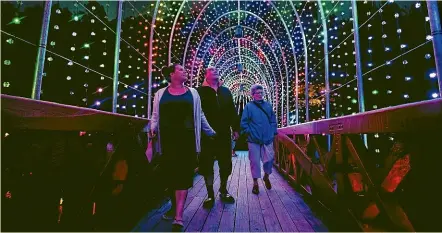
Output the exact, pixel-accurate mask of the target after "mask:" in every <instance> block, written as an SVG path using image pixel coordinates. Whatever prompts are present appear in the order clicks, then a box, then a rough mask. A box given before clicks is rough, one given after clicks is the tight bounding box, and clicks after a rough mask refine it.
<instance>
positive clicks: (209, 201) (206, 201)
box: [203, 197, 215, 209]
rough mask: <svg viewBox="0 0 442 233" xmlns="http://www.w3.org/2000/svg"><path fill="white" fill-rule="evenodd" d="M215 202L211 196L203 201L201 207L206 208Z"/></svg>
mask: <svg viewBox="0 0 442 233" xmlns="http://www.w3.org/2000/svg"><path fill="white" fill-rule="evenodd" d="M214 203H215V198H213V197H209V198H207V199H206V200H205V201H204V203H203V207H204V208H206V209H210V208H212V207H213V204H214Z"/></svg>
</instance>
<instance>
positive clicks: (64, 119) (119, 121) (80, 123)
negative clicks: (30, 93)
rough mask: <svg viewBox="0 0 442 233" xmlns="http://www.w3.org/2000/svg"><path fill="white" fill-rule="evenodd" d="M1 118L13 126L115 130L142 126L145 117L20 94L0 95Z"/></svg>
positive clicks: (67, 129)
mask: <svg viewBox="0 0 442 233" xmlns="http://www.w3.org/2000/svg"><path fill="white" fill-rule="evenodd" d="M1 108H2V117H6V118H7V120H8V122H10V123H11V124H13V127H14V128H20V129H35V130H57V131H60V130H61V131H75V130H83V131H107V132H109V131H114V130H116V129H121V127H129V126H131V127H140V128H142V127H144V126H145V125H147V123H148V122H149V121H148V119H145V118H139V117H133V116H128V115H123V114H117V113H110V112H105V111H100V110H96V109H90V108H82V107H76V106H71V105H65V104H59V103H54V102H48V101H42V100H34V99H28V98H23V97H16V96H9V95H4V94H2V95H1Z"/></svg>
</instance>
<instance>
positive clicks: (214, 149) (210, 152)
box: [198, 67, 239, 208]
mask: <svg viewBox="0 0 442 233" xmlns="http://www.w3.org/2000/svg"><path fill="white" fill-rule="evenodd" d="M221 85H222V83H221V81H220V79H219V74H218V71H217V70H216V68H214V67H210V68H207V70H206V74H205V80H204V83H203V85H202V86H201V87H199V88H198V93H199V94H200V96H201V104H202V108H203V111H204V113H205V115H206V117H207V121H208V122H209V123H210V125H211V126H212V127H213V129H214V130H215V131H216V133H217V136H216V138H215V140H207V139H206V138H202V141H201V142H202V144H201V148H202V149H201V156H200V160H199V161H200V164H199V173H200V174H201V175H203V176H204V181H205V183H206V189H207V194H208V198H207V199H206V200H205V201H204V207H206V208H208V207H212V206H213V204H214V201H215V194H214V190H213V179H214V172H213V165H214V162H215V159H217V160H218V165H219V173H220V178H221V186H220V188H219V192H220V197H221V200H222V201H224V202H228V203H233V202H235V199H234V198H233V197H232V196H231V195H230V194H229V192H228V191H227V180H228V179H229V176H230V174H231V173H232V138H231V134H232V130H233V139H234V140H236V139H237V138H238V136H239V133H238V131H239V117H238V115H237V113H236V109H235V105H234V103H233V97H232V93H231V92H230V90H229V89H228V88H227V87H223V86H221Z"/></svg>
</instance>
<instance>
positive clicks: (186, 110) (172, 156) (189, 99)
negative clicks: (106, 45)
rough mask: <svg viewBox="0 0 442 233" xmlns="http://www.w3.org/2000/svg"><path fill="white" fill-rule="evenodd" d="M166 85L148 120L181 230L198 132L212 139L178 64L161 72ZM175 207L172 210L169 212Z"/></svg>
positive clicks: (158, 95) (198, 102)
mask: <svg viewBox="0 0 442 233" xmlns="http://www.w3.org/2000/svg"><path fill="white" fill-rule="evenodd" d="M162 73H163V76H164V77H166V79H167V81H169V83H170V85H169V86H168V87H165V88H162V89H160V90H158V91H157V92H156V93H155V97H154V101H153V112H152V119H151V136H153V137H154V136H156V137H157V141H158V142H159V146H158V148H159V153H160V154H161V155H162V163H163V168H164V170H165V171H166V174H165V175H164V177H163V178H164V180H165V182H167V185H168V187H169V190H174V191H175V200H174V198H173V197H172V209H171V211H170V212H172V213H173V212H174V214H175V218H174V221H173V226H174V227H183V226H184V224H183V212H184V203H185V201H186V197H187V190H188V189H189V188H190V187H192V185H193V177H194V170H195V167H196V163H197V153H199V152H200V139H201V132H204V133H205V134H206V135H208V136H212V137H213V136H214V135H215V131H214V130H213V129H212V128H211V127H210V125H209V123H208V122H207V120H206V117H205V116H204V113H203V112H202V108H201V100H200V96H199V95H198V92H197V91H196V90H195V89H193V88H189V87H186V86H185V85H184V82H185V81H186V80H187V73H186V71H185V70H184V68H183V67H182V66H181V65H179V64H174V65H171V66H169V67H165V68H163V70H162ZM173 208H175V211H174V210H173Z"/></svg>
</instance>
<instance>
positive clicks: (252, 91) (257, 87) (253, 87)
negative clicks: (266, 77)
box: [250, 84, 264, 95]
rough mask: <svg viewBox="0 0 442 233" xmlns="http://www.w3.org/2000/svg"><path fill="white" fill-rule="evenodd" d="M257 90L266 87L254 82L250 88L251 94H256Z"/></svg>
mask: <svg viewBox="0 0 442 233" xmlns="http://www.w3.org/2000/svg"><path fill="white" fill-rule="evenodd" d="M257 90H263V91H264V87H263V86H261V85H259V84H254V85H253V86H252V87H251V88H250V94H252V95H253V94H254V93H255V92H256V91H257Z"/></svg>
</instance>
